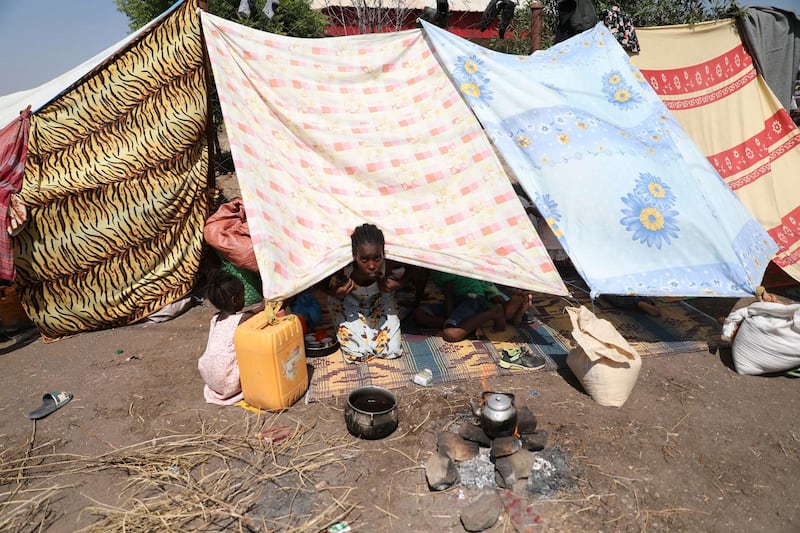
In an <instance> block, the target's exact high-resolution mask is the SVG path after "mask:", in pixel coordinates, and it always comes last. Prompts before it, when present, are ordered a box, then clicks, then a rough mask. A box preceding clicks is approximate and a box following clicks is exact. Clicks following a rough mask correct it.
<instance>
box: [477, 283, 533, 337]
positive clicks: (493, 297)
mask: <svg viewBox="0 0 800 533" xmlns="http://www.w3.org/2000/svg"><path fill="white" fill-rule="evenodd" d="M484 283H485V284H486V290H485V293H486V297H487V298H488V299H489V301H490V302H494V303H496V304H497V303H499V304H500V305H502V306H503V310H504V311H505V314H506V322H509V323H511V324H514V325H515V326H519V325H520V324H522V323H523V322H524V323H526V324H530V323H532V322H534V321H535V317H534V316H533V313H532V312H531V309H532V307H533V294H532V293H530V292H526V291H523V290H521V289H515V288H513V287H506V286H497V285H495V284H494V283H489V282H488V281H487V282H484Z"/></svg>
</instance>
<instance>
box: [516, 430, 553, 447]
mask: <svg viewBox="0 0 800 533" xmlns="http://www.w3.org/2000/svg"><path fill="white" fill-rule="evenodd" d="M521 440H522V447H523V448H525V449H526V450H529V451H532V452H538V451H541V450H544V448H545V446H547V432H546V431H543V430H541V429H540V430H539V431H534V432H533V433H525V434H522V435H521Z"/></svg>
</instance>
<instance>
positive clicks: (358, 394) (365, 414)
mask: <svg viewBox="0 0 800 533" xmlns="http://www.w3.org/2000/svg"><path fill="white" fill-rule="evenodd" d="M344 420H345V423H346V424H347V431H349V432H350V434H351V435H354V436H356V437H358V438H360V439H370V440H374V439H382V438H384V437H387V436H389V435H391V434H392V432H393V431H394V430H395V429H397V424H398V416H397V397H396V396H395V395H394V393H393V392H391V391H389V390H387V389H384V388H383V387H373V386H369V387H359V388H357V389H355V390H354V391H353V392H351V393H350V395H349V396H348V397H347V407H345V410H344Z"/></svg>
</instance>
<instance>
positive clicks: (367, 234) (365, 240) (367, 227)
mask: <svg viewBox="0 0 800 533" xmlns="http://www.w3.org/2000/svg"><path fill="white" fill-rule="evenodd" d="M350 242H351V243H352V245H353V256H354V257H355V255H356V249H357V248H358V247H359V246H361V245H362V244H377V245H378V246H380V247H381V250H382V249H383V246H384V244H385V242H384V240H383V232H382V231H381V230H379V229H378V226H376V225H375V224H361V225H360V226H358V227H357V228H356V229H354V230H353V234H352V235H351V236H350Z"/></svg>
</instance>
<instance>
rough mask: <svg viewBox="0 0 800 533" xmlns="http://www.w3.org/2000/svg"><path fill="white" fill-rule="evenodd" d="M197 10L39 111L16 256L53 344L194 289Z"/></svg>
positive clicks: (199, 89) (201, 178) (200, 150)
mask: <svg viewBox="0 0 800 533" xmlns="http://www.w3.org/2000/svg"><path fill="white" fill-rule="evenodd" d="M197 4H198V2H197V0H191V1H187V2H184V3H183V4H182V5H180V6H179V7H177V8H176V9H175V10H174V11H173V12H172V13H170V14H169V15H167V16H166V17H165V18H164V19H162V20H161V21H160V22H159V23H158V24H157V25H155V26H154V27H152V28H151V29H150V30H147V31H146V32H144V33H143V34H142V35H141V36H139V37H138V38H137V39H135V40H134V41H133V42H132V43H130V44H129V45H128V46H126V47H124V48H123V49H122V50H120V51H119V52H118V53H117V54H115V55H114V56H112V57H110V58H109V59H108V60H107V61H106V62H105V63H103V64H101V65H100V66H99V67H98V68H97V69H95V70H94V71H93V72H91V73H89V74H88V75H86V76H85V77H84V78H83V79H81V80H80V81H78V82H77V83H76V84H75V85H73V86H72V87H71V88H70V89H69V90H68V91H67V92H65V93H63V94H62V95H61V96H60V97H58V98H57V99H56V100H54V101H52V102H50V103H49V104H47V105H46V106H44V107H43V108H42V109H41V110H39V111H38V112H37V113H36V114H35V115H33V116H32V117H31V130H30V140H29V146H28V148H29V153H28V160H27V164H26V167H25V176H24V181H23V187H22V190H21V192H20V196H21V198H22V199H23V201H24V202H25V204H26V205H27V206H28V209H29V222H28V224H27V227H26V229H25V230H24V231H23V232H22V233H20V234H19V235H18V236H17V237H16V238H15V239H14V248H15V250H14V252H15V261H16V267H17V270H18V278H17V283H18V291H19V293H20V297H21V301H22V303H23V306H24V307H25V310H26V311H27V313H28V315H29V316H30V318H31V319H32V320H33V321H34V323H35V324H36V326H38V328H39V330H40V332H41V333H42V335H43V336H44V337H45V338H48V337H49V338H51V339H54V338H58V337H64V336H67V335H72V334H76V333H80V332H84V331H92V330H97V329H103V328H108V327H115V326H122V325H126V324H130V323H132V322H135V321H137V320H139V319H141V318H143V317H146V316H147V315H149V314H151V313H153V312H155V311H157V310H159V309H161V308H162V307H163V306H165V305H167V304H169V303H171V302H173V301H175V300H177V299H180V298H182V297H184V296H186V295H187V294H188V293H189V292H190V291H191V290H192V288H193V285H194V282H195V279H196V276H197V272H198V269H199V265H200V257H201V251H202V246H203V225H204V223H205V220H206V218H207V217H208V215H209V212H210V208H211V205H212V202H213V200H214V198H213V197H212V196H213V193H212V191H213V189H212V190H211V191H209V183H208V172H207V171H208V149H207V145H206V133H205V132H206V129H205V128H206V118H207V112H208V106H207V94H208V91H207V90H208V87H207V80H206V68H205V66H204V63H203V49H202V38H201V32H200V18H199V15H198V14H197V13H196V11H195V10H196V8H197Z"/></svg>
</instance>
